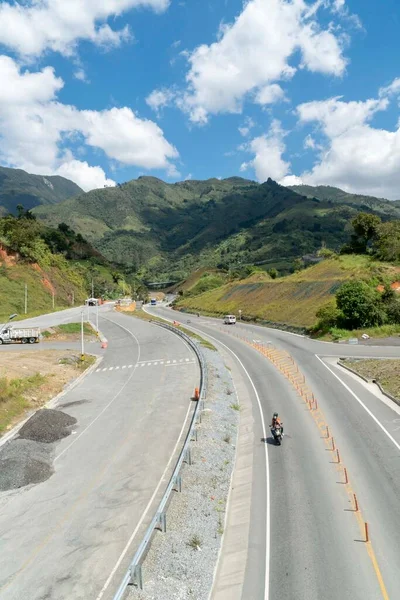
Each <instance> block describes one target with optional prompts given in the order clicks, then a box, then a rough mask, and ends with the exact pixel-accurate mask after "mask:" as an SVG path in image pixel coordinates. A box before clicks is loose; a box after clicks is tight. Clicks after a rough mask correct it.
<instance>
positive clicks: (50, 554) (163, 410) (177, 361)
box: [0, 306, 199, 600]
mask: <svg viewBox="0 0 400 600" xmlns="http://www.w3.org/2000/svg"><path fill="white" fill-rule="evenodd" d="M80 312H81V309H80V308H76V309H72V310H69V311H63V313H54V314H51V315H46V316H44V317H38V318H36V319H34V320H30V322H29V323H30V324H32V325H38V326H42V327H44V326H46V327H47V326H49V325H56V324H59V323H62V322H69V321H77V320H78V318H77V317H79V316H80ZM99 314H100V329H101V331H102V332H103V334H104V335H105V336H106V338H107V339H108V349H107V350H106V351H104V350H103V351H101V352H102V353H103V360H102V362H101V363H100V364H99V365H98V366H97V368H96V369H95V370H94V371H93V372H92V373H91V374H90V375H88V376H87V377H86V378H84V379H83V381H82V383H81V384H80V385H79V386H77V387H75V388H74V389H72V390H71V391H69V392H68V393H66V394H65V395H64V396H63V397H62V398H61V399H60V401H59V403H58V406H57V408H60V410H63V411H64V412H66V413H68V414H69V415H71V416H73V417H75V418H76V419H77V425H76V426H74V430H73V433H72V435H70V436H69V437H67V438H65V439H63V440H61V441H59V442H57V444H56V447H55V454H54V468H55V472H54V474H53V475H52V476H51V477H50V478H49V479H48V480H47V481H45V482H44V483H41V484H37V485H31V486H28V487H26V488H21V489H18V490H12V491H8V492H0V598H1V600H24V599H28V598H29V600H44V599H46V600H72V599H73V600H80V599H82V600H89V599H90V600H100V599H102V598H104V599H105V600H107V599H109V598H112V597H113V594H114V593H115V591H116V588H117V587H118V585H119V583H120V580H121V577H122V573H124V572H125V571H126V568H127V566H128V563H129V559H130V558H131V557H132V555H133V554H134V551H135V548H136V547H137V545H138V544H139V542H140V540H141V535H142V534H143V532H144V530H145V528H146V526H147V525H148V523H149V522H150V520H151V518H152V517H153V515H154V511H155V508H156V506H157V504H158V502H159V500H160V498H161V496H162V493H163V491H164V489H165V486H166V483H167V481H168V479H169V476H170V474H171V472H172V469H173V467H174V464H175V460H174V459H176V456H177V454H178V452H179V450H180V447H181V444H182V443H183V439H184V434H185V431H186V426H187V423H188V418H189V416H190V413H191V410H192V405H193V403H192V402H191V396H192V395H193V389H194V387H195V386H196V385H197V384H198V381H199V367H198V364H197V362H196V361H195V356H194V354H193V352H192V351H191V350H190V348H189V347H188V346H187V345H186V343H185V342H184V341H183V340H181V339H180V338H179V337H177V336H175V335H174V334H172V333H170V332H168V331H166V330H163V329H161V328H160V327H157V326H156V325H153V324H149V323H147V322H143V321H140V320H138V319H132V318H130V317H127V316H125V315H122V314H118V313H115V312H113V311H111V310H110V307H107V306H106V307H101V309H100V313H99ZM23 325H25V323H21V326H23ZM99 346H100V344H99ZM37 347H38V348H39V346H37ZM101 352H100V349H99V354H100V353H101ZM0 360H1V355H0Z"/></svg>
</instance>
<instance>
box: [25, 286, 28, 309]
mask: <svg viewBox="0 0 400 600" xmlns="http://www.w3.org/2000/svg"><path fill="white" fill-rule="evenodd" d="M27 312H28V285H27V284H25V314H27Z"/></svg>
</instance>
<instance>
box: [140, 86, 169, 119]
mask: <svg viewBox="0 0 400 600" xmlns="http://www.w3.org/2000/svg"><path fill="white" fill-rule="evenodd" d="M174 98H175V92H173V91H172V90H169V89H167V88H163V89H159V90H153V91H152V92H151V94H149V96H147V98H146V103H147V104H148V105H149V106H150V108H152V109H153V110H154V111H155V112H156V113H157V114H158V115H159V114H160V112H161V109H162V108H165V107H166V106H169V105H170V104H171V103H172V102H173V100H174Z"/></svg>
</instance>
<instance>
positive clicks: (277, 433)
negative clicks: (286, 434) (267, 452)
mask: <svg viewBox="0 0 400 600" xmlns="http://www.w3.org/2000/svg"><path fill="white" fill-rule="evenodd" d="M271 433H272V436H273V438H274V440H275V443H276V445H277V446H280V445H281V444H282V438H283V431H282V427H281V426H280V425H275V427H274V428H273V429H271Z"/></svg>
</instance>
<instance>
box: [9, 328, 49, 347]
mask: <svg viewBox="0 0 400 600" xmlns="http://www.w3.org/2000/svg"><path fill="white" fill-rule="evenodd" d="M39 341H40V329H39V327H31V328H26V329H25V328H21V329H17V328H14V327H5V328H4V329H1V327H0V344H12V343H13V342H20V343H21V344H36V343H37V342H39Z"/></svg>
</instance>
